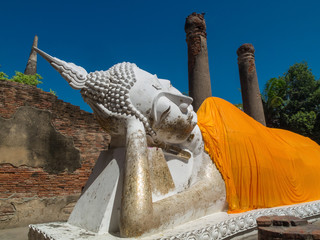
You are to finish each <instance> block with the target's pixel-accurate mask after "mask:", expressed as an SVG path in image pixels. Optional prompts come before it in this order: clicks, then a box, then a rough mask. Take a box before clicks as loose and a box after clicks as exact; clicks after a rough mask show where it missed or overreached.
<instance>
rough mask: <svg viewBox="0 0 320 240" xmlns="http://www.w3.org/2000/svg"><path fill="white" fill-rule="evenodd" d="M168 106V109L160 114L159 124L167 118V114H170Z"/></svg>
mask: <svg viewBox="0 0 320 240" xmlns="http://www.w3.org/2000/svg"><path fill="white" fill-rule="evenodd" d="M170 108H171V107H170V106H169V107H168V109H167V110H165V111H164V112H163V113H162V114H161V116H160V122H162V121H163V119H165V118H166V117H167V116H168V114H169V113H170Z"/></svg>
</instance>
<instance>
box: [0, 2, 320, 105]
mask: <svg viewBox="0 0 320 240" xmlns="http://www.w3.org/2000/svg"><path fill="white" fill-rule="evenodd" d="M0 6H1V14H0V22H1V37H0V65H1V68H0V71H3V72H5V73H7V74H8V75H9V76H12V75H13V74H14V71H15V70H17V71H21V72H23V71H24V69H25V66H26V63H27V60H28V57H29V53H30V48H31V45H32V42H33V37H34V35H35V34H37V35H38V37H39V45H38V46H39V48H40V49H42V50H44V51H46V52H47V53H49V54H51V55H53V56H55V57H58V58H60V59H62V60H65V61H68V62H74V63H75V64H77V65H80V66H82V67H84V68H85V69H86V70H87V71H88V72H91V71H95V70H107V69H108V68H110V67H111V66H112V65H114V64H116V63H119V62H123V61H129V62H134V63H136V64H137V65H138V66H139V67H140V68H142V69H144V70H147V71H149V72H150V73H152V74H157V75H158V77H160V78H165V79H169V80H171V81H172V84H173V85H174V86H175V87H177V88H178V89H179V90H180V91H182V92H187V91H188V74H187V72H188V69H187V44H186V41H185V32H184V23H185V18H186V17H187V16H188V15H189V14H191V13H192V12H198V13H202V12H204V13H205V19H206V23H207V34H208V39H207V40H208V51H209V65H210V75H211V82H212V92H213V95H214V96H217V97H221V98H224V99H226V100H228V101H230V102H231V103H240V102H242V100H241V93H240V90H239V89H240V81H239V73H238V65H237V55H236V51H237V49H238V47H239V46H240V45H241V44H243V43H252V44H253V45H254V47H255V49H256V67H257V73H258V80H259V85H260V90H261V91H262V90H263V88H264V85H265V83H266V82H267V81H268V80H269V79H270V78H272V77H277V76H279V75H282V74H283V73H284V72H285V71H287V70H288V68H289V66H290V65H293V64H294V63H296V62H301V61H306V62H308V64H309V67H310V68H311V69H312V70H313V73H314V74H315V76H316V78H317V79H318V78H319V77H320V60H319V57H320V17H319V12H320V1H317V0H314V1H308V0H305V1H295V0H290V1H289V0H288V1H286V0H283V1H281V0H278V1H274V0H269V1H258V0H255V1H245V0H242V1H221V0H220V1H215V0H211V1H200V0H199V1H196V0H192V1H190V0H184V1H174V0H171V1H167V0H162V1H150V0H149V1H139V0H136V1H121V0H117V1H94V0H92V1H82V0H77V1H74V0H71V1H68V0H64V1H61V0H55V1H44V0H42V1H34V0H30V1H18V0H10V1H2V2H1V5H0ZM38 73H39V74H40V75H42V76H43V78H44V79H43V82H44V83H43V84H41V85H39V87H40V88H42V89H43V90H45V91H49V89H52V90H54V91H56V92H57V94H58V97H59V98H60V99H62V100H64V101H66V102H70V103H72V104H75V105H78V106H80V107H81V108H82V109H84V110H87V111H89V110H90V109H89V107H88V106H87V105H86V104H85V103H84V102H83V100H82V98H81V96H80V93H79V92H78V91H76V90H73V89H71V87H69V85H68V84H67V82H66V81H65V80H64V79H62V77H61V76H60V75H59V74H58V73H57V72H56V71H55V70H54V69H53V68H52V67H51V66H50V65H49V64H48V63H47V62H45V60H43V59H42V58H41V57H40V56H39V57H38Z"/></svg>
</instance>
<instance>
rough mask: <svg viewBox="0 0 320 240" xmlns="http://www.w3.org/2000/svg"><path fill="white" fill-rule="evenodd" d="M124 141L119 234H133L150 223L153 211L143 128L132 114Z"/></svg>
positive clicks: (137, 234)
mask: <svg viewBox="0 0 320 240" xmlns="http://www.w3.org/2000/svg"><path fill="white" fill-rule="evenodd" d="M126 145H127V151H126V163H125V169H124V180H123V190H122V202H121V213H120V234H121V236H122V237H134V236H139V235H141V234H142V233H144V232H145V231H146V230H147V229H150V228H151V227H152V226H149V225H150V224H151V221H152V212H153V210H152V193H151V186H150V176H149V167H148V153H147V142H146V136H145V130H144V126H143V124H142V123H141V122H140V121H139V120H137V119H135V118H132V119H129V120H128V123H127V143H126Z"/></svg>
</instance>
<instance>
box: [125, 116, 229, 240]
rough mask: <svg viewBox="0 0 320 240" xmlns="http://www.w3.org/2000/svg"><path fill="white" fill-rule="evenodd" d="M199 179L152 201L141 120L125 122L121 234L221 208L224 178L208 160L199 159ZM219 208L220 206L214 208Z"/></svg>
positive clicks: (134, 233)
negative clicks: (125, 137)
mask: <svg viewBox="0 0 320 240" xmlns="http://www.w3.org/2000/svg"><path fill="white" fill-rule="evenodd" d="M202 169H203V170H202V171H201V173H200V174H199V175H201V180H199V181H198V182H196V183H195V184H193V185H192V186H191V187H190V188H189V189H187V190H185V191H183V192H181V193H178V194H175V195H173V196H170V197H168V198H165V199H162V200H160V201H157V202H154V203H153V202H152V192H151V185H150V176H149V166H148V154H147V144H146V137H145V132H144V127H143V125H142V123H141V122H140V121H137V120H132V121H129V123H128V130H127V152H126V164H125V172H124V184H123V192H122V204H121V214H120V234H121V236H122V237H137V236H140V235H142V234H144V233H148V232H151V231H152V229H161V228H162V226H174V225H178V224H181V223H184V222H187V221H191V220H193V219H196V218H199V217H202V216H205V215H207V214H209V213H211V212H214V211H221V210H222V205H223V204H221V203H219V202H221V199H222V196H225V195H224V194H225V192H224V191H225V189H224V184H223V180H222V178H221V176H220V174H219V172H218V170H217V169H216V168H215V166H214V165H213V164H212V162H211V160H210V159H208V161H204V162H202ZM217 208H219V209H217Z"/></svg>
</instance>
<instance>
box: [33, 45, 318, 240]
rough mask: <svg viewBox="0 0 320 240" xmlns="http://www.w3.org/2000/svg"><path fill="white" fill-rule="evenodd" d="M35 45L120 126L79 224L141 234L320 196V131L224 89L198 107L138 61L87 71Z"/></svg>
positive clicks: (86, 195)
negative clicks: (300, 129)
mask: <svg viewBox="0 0 320 240" xmlns="http://www.w3.org/2000/svg"><path fill="white" fill-rule="evenodd" d="M35 50H36V51H37V52H38V53H39V54H40V55H41V56H42V57H43V58H45V59H46V60H47V61H48V62H49V63H50V64H51V65H52V66H53V67H54V68H55V69H56V70H57V71H58V72H59V73H60V74H61V75H62V77H63V78H65V79H66V80H67V81H68V83H69V84H70V85H71V87H73V88H74V89H79V90H81V91H80V92H81V95H82V96H83V99H84V101H85V102H86V103H88V104H89V106H90V107H91V108H92V110H93V112H94V115H95V117H96V119H97V120H98V122H99V123H100V125H101V126H102V128H104V129H105V130H106V131H107V132H108V133H110V134H111V136H112V139H111V148H110V150H108V151H107V153H106V155H105V156H104V157H103V158H102V160H101V161H100V160H98V161H97V163H96V166H95V168H94V169H93V172H92V176H91V177H90V178H89V180H88V183H87V186H86V187H85V188H84V191H83V193H82V196H81V197H80V199H79V201H78V203H77V205H76V206H75V208H74V210H73V212H72V214H71V216H70V218H69V221H68V222H69V223H70V224H74V225H77V226H80V227H83V228H86V229H88V230H91V231H95V232H99V233H104V232H110V233H114V234H116V232H117V231H119V234H120V236H121V237H136V236H140V235H142V234H150V233H155V232H159V231H161V230H164V229H168V228H172V227H174V226H176V225H179V224H182V223H185V222H189V221H192V220H195V219H198V218H200V217H203V216H206V215H209V214H211V213H214V212H223V211H224V212H227V211H228V212H229V213H236V212H243V211H248V210H252V209H256V208H268V207H275V206H281V205H290V204H296V203H301V202H307V201H313V200H318V199H320V178H319V172H320V147H319V145H317V144H316V143H315V142H313V141H312V140H310V139H308V138H305V137H303V136H300V135H297V134H294V133H292V132H288V131H284V130H279V129H270V128H267V127H264V126H263V125H261V124H260V123H258V122H256V121H255V120H253V119H252V118H251V117H249V116H247V115H246V114H245V113H243V112H242V111H241V110H239V109H238V108H236V107H234V106H233V105H232V104H230V103H228V102H226V101H224V100H222V99H219V98H208V99H207V100H206V101H205V102H204V103H203V104H202V106H201V107H200V109H199V111H198V113H197V114H195V112H194V111H193V109H192V105H191V103H192V98H190V97H187V96H184V95H182V94H181V93H180V92H179V91H178V90H177V89H176V88H174V87H173V86H172V85H171V83H170V81H168V80H164V79H158V78H157V76H156V75H152V74H150V73H148V72H146V71H143V70H142V69H140V68H138V67H137V66H136V65H135V64H132V63H126V62H124V63H120V64H116V65H115V66H113V67H111V68H110V69H109V70H107V71H96V72H92V73H87V72H86V70H84V69H83V68H82V67H79V66H76V65H75V64H73V63H67V62H64V61H62V60H59V59H57V58H54V57H51V56H50V55H48V54H46V53H45V52H43V51H41V50H39V49H37V48H35ZM104 176H105V178H104ZM101 189H103V190H101ZM97 199H100V200H97ZM99 204H100V205H101V207H100V208H99V207H98V209H97V210H94V209H95V208H97V206H96V205H99ZM79 219H82V220H79ZM83 219H85V220H83ZM96 222H99V223H96Z"/></svg>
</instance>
